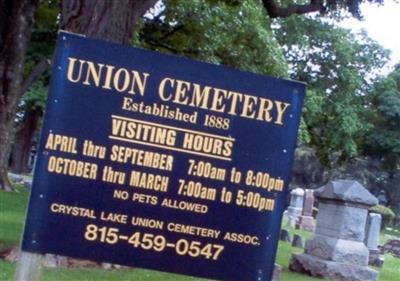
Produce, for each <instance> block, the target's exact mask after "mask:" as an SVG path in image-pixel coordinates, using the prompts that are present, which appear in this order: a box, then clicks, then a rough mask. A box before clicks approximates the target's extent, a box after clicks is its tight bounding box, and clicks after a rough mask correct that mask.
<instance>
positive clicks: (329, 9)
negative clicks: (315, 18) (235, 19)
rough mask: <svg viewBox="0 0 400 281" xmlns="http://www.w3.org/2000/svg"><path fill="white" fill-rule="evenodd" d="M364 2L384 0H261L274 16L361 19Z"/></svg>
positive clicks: (378, 2)
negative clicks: (318, 16) (349, 15)
mask: <svg viewBox="0 0 400 281" xmlns="http://www.w3.org/2000/svg"><path fill="white" fill-rule="evenodd" d="M230 1H235V0H230ZM365 2H369V3H377V4H383V2H384V0H311V1H310V0H309V1H296V0H262V3H263V4H264V7H265V8H266V10H267V11H268V14H269V15H270V16H271V17H274V18H276V17H288V16H291V15H293V14H308V13H311V12H319V13H320V14H322V15H325V16H326V15H329V16H331V17H334V18H343V17H345V16H348V14H351V15H352V16H353V17H355V18H358V19H361V18H362V15H361V11H360V5H361V3H365Z"/></svg>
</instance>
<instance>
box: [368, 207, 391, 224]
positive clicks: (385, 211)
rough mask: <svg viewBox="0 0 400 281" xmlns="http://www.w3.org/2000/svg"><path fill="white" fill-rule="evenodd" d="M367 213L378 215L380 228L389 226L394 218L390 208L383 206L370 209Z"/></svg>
mask: <svg viewBox="0 0 400 281" xmlns="http://www.w3.org/2000/svg"><path fill="white" fill-rule="evenodd" d="M369 211H370V212H372V213H378V214H380V215H381V216H382V228H386V227H387V226H390V225H391V223H392V221H393V219H394V217H395V214H394V212H393V211H392V210H391V209H390V208H388V207H386V206H383V205H376V206H374V207H372V208H370V209H369Z"/></svg>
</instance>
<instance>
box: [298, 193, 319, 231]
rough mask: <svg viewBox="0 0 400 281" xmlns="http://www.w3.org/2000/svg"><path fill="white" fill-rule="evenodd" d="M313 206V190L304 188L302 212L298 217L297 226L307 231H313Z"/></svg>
mask: <svg viewBox="0 0 400 281" xmlns="http://www.w3.org/2000/svg"><path fill="white" fill-rule="evenodd" d="M313 207H314V191H313V190H311V189H306V190H305V192H304V203H303V212H302V214H301V216H300V218H299V223H298V227H299V228H300V229H304V230H307V231H314V229H315V222H314V218H313V216H312V214H313Z"/></svg>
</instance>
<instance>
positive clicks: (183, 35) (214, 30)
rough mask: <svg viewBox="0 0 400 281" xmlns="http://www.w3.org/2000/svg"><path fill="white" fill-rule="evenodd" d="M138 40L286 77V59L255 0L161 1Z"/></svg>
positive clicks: (233, 65) (144, 25) (168, 50)
mask: <svg viewBox="0 0 400 281" xmlns="http://www.w3.org/2000/svg"><path fill="white" fill-rule="evenodd" d="M138 41H139V44H140V45H141V46H143V47H146V48H151V49H154V50H158V51H161V52H167V53H174V54H178V55H184V56H187V57H191V58H194V59H199V60H202V61H206V62H210V63H214V64H224V65H229V66H232V67H235V68H239V69H243V70H248V71H252V72H256V73H263V74H270V75H274V76H280V77H286V76H287V64H286V62H285V60H284V57H283V55H282V52H281V50H280V48H279V45H278V42H277V41H276V40H275V38H274V36H273V34H272V32H271V31H270V29H269V22H268V17H267V16H266V14H265V12H264V9H263V7H262V6H261V5H259V3H258V2H257V1H254V0H245V1H235V2H234V3H233V2H232V1H228V2H227V1H217V0H216V1H210V0H209V1H203V0H194V1H181V0H180V1H179V0H168V1H165V8H164V10H163V12H162V14H161V15H158V16H157V18H156V20H154V19H147V20H146V19H145V20H144V24H143V28H142V29H141V31H140V33H139V40H138Z"/></svg>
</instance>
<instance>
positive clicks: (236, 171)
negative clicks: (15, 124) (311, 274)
mask: <svg viewBox="0 0 400 281" xmlns="http://www.w3.org/2000/svg"><path fill="white" fill-rule="evenodd" d="M304 88H305V87H304V85H303V84H301V83H298V82H293V81H287V80H281V79H276V78H271V77H266V76H261V75H255V74H252V73H247V72H242V71H237V70H233V69H230V68H226V67H221V66H215V65H211V64H206V63H200V62H196V61H191V60H188V59H184V58H180V57H175V56H168V55H162V54H158V53H154V52H150V51H145V50H141V49H135V48H131V47H126V46H121V45H117V44H112V43H107V42H103V41H99V40H93V39H88V38H84V37H81V36H77V35H72V34H69V33H64V32H61V33H60V34H59V37H58V41H57V48H56V54H55V58H54V63H53V70H52V80H51V85H50V93H49V97H48V101H47V109H46V114H45V118H44V125H43V129H42V135H41V141H40V145H39V152H38V160H37V165H36V169H35V176H34V181H33V188H32V194H31V199H30V203H29V211H28V217H27V221H26V227H25V232H24V240H23V245H22V249H23V250H25V251H29V252H35V253H54V254H60V255H66V256H71V257H78V258H84V259H91V260H95V261H105V262H109V263H116V264H123V265H130V266H135V267H144V268H150V269H157V270H162V271H168V272H175V273H181V274H187V275H193V276H201V277H207V278H213V279H219V280H246V281H249V280H250V281H252V280H270V278H271V275H272V271H273V265H274V260H275V254H276V248H277V242H278V233H279V228H280V223H281V218H282V213H283V211H284V202H285V200H286V197H287V188H288V183H289V175H290V169H291V166H292V161H293V152H294V148H295V143H296V134H297V130H298V125H299V120H300V112H301V105H302V101H303V97H304Z"/></svg>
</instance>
